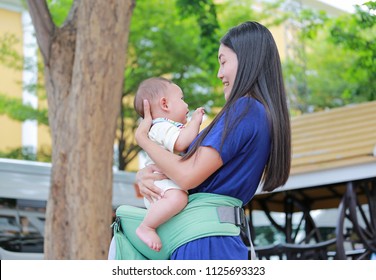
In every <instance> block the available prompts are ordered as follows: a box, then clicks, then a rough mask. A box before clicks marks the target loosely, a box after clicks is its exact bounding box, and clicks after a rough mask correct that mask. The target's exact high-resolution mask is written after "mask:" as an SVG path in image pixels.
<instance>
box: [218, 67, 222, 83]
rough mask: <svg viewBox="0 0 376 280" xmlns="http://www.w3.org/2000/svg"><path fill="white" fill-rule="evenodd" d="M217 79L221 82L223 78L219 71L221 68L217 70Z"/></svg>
mask: <svg viewBox="0 0 376 280" xmlns="http://www.w3.org/2000/svg"><path fill="white" fill-rule="evenodd" d="M217 78H218V79H221V80H222V78H223V73H222V71H221V68H219V69H218V73H217Z"/></svg>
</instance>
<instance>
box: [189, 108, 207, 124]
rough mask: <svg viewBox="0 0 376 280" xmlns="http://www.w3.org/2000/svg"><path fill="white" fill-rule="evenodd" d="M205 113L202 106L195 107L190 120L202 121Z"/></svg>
mask: <svg viewBox="0 0 376 280" xmlns="http://www.w3.org/2000/svg"><path fill="white" fill-rule="evenodd" d="M204 115H205V109H204V108H203V107H200V108H197V109H196V110H195V111H194V112H193V114H192V119H191V121H198V122H199V123H200V124H201V123H202V118H203V117H204Z"/></svg>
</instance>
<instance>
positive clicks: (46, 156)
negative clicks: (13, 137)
mask: <svg viewBox="0 0 376 280" xmlns="http://www.w3.org/2000/svg"><path fill="white" fill-rule="evenodd" d="M0 158H12V159H22V160H32V161H42V162H51V148H49V147H41V148H38V151H37V153H35V151H34V148H33V147H22V148H15V149H10V150H6V151H0Z"/></svg>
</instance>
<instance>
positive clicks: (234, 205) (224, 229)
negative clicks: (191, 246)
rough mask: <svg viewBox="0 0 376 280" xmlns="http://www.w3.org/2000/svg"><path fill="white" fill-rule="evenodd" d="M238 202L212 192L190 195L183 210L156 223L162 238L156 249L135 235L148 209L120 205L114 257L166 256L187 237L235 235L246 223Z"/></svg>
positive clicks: (132, 258)
mask: <svg viewBox="0 0 376 280" xmlns="http://www.w3.org/2000/svg"><path fill="white" fill-rule="evenodd" d="M241 206H242V202H241V200H239V199H236V198H233V197H230V196H225V195H217V194H211V193H196V194H192V195H190V196H189V202H188V204H187V206H186V207H185V208H184V210H183V211H181V212H180V213H179V214H177V215H176V216H174V217H173V218H171V219H170V220H168V221H167V222H166V223H164V224H162V225H161V226H159V227H158V229H157V232H158V235H159V237H160V238H161V241H162V249H161V251H159V252H156V251H154V250H152V249H150V248H149V247H148V246H147V245H146V244H145V243H143V242H142V241H141V240H140V239H139V238H138V236H137V235H136V228H137V227H138V226H139V225H140V223H141V222H142V220H143V219H144V216H145V214H146V211H147V210H146V209H143V208H138V207H133V206H128V205H123V206H120V207H119V208H118V209H117V210H116V220H115V222H114V223H113V228H114V238H115V241H116V259H118V260H124V259H127V260H142V259H143V260H148V259H149V260H167V259H169V258H170V256H171V254H172V253H173V252H174V251H175V249H177V248H178V247H179V246H181V245H183V244H185V243H187V242H189V241H192V240H195V239H198V238H202V237H207V236H219V235H220V236H237V235H239V234H240V227H243V226H244V223H245V220H244V219H243V217H244V213H243V212H242V211H243V210H242V209H241ZM226 209H227V210H226ZM236 209H238V210H236ZM229 213H230V214H229ZM231 213H234V215H232V214H231Z"/></svg>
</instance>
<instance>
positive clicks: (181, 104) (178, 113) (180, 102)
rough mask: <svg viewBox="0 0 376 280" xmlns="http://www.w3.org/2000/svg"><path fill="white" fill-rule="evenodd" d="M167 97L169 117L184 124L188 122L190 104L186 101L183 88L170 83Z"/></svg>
mask: <svg viewBox="0 0 376 280" xmlns="http://www.w3.org/2000/svg"><path fill="white" fill-rule="evenodd" d="M166 98H167V106H168V118H169V119H171V120H173V121H175V122H180V123H182V124H185V123H187V115H188V113H189V110H188V104H187V103H185V101H184V95H183V91H182V90H181V88H180V87H179V86H177V85H175V84H168V86H167V94H166Z"/></svg>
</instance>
